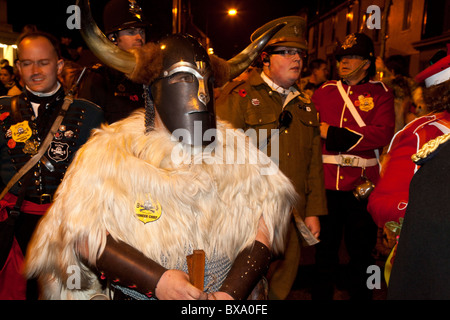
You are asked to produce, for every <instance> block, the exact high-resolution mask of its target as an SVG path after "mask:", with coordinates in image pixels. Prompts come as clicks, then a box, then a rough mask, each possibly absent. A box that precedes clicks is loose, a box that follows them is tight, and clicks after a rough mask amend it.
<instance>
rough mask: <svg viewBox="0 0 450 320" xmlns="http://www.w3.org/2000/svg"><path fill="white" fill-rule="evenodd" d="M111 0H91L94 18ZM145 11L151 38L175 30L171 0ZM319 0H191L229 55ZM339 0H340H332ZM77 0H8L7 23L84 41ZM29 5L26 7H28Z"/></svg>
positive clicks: (198, 18)
mask: <svg viewBox="0 0 450 320" xmlns="http://www.w3.org/2000/svg"><path fill="white" fill-rule="evenodd" d="M107 2H108V0H91V8H92V11H93V15H94V18H95V19H96V21H97V22H98V24H99V26H100V27H101V26H102V9H103V7H104V5H105V4H106V3H107ZM138 2H139V3H140V4H141V7H142V9H143V10H144V15H145V16H146V17H147V18H148V19H149V20H150V22H151V23H152V24H153V28H152V30H153V34H151V35H150V37H151V38H152V39H157V38H159V37H160V36H163V35H165V34H167V33H171V31H172V29H171V28H172V14H171V7H172V0H138ZM316 2H317V1H316V0H309V1H302V0H297V1H294V2H293V1H292V0H287V1H286V0H191V16H192V19H193V21H194V23H195V24H196V25H197V26H198V27H199V28H200V29H201V30H203V31H204V32H206V33H207V34H208V36H209V37H210V38H211V41H212V44H213V47H214V49H215V53H216V54H218V55H219V56H221V57H223V58H227V59H228V58H230V57H231V56H232V55H234V54H235V53H237V52H239V51H240V50H242V49H243V48H245V46H247V45H248V44H249V43H250V42H249V41H250V40H249V39H250V35H251V33H252V32H253V31H254V30H255V29H257V28H258V27H259V26H261V25H263V24H264V23H266V22H268V21H270V20H272V19H275V18H278V17H282V16H286V15H294V14H297V13H298V12H299V11H300V10H301V9H302V8H305V7H308V6H309V7H310V12H311V11H312V12H315V10H316V8H317V5H316V4H315V3H316ZM331 2H340V1H331ZM74 3H75V0H58V1H56V0H41V1H36V0H8V23H9V24H11V25H13V28H14V31H16V32H20V31H21V29H22V28H23V26H24V25H26V24H35V25H37V27H38V28H39V29H42V30H44V31H48V32H50V33H53V34H55V35H61V34H62V33H67V34H69V35H70V36H71V37H72V38H73V39H74V40H75V43H77V41H79V42H82V40H81V39H80V36H79V32H78V30H73V31H71V30H68V29H67V27H66V20H67V18H68V17H69V14H67V13H66V9H67V7H68V6H69V5H71V4H74ZM231 6H234V7H236V8H237V9H238V12H239V13H238V15H237V16H235V17H229V16H227V14H226V12H227V9H228V8H229V7H231ZM25 8H26V9H25Z"/></svg>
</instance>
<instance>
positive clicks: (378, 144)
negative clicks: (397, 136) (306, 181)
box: [312, 81, 395, 191]
mask: <svg viewBox="0 0 450 320" xmlns="http://www.w3.org/2000/svg"><path fill="white" fill-rule="evenodd" d="M343 88H344V90H345V92H347V94H348V96H349V98H350V100H351V101H352V102H353V104H354V106H355V108H356V110H357V112H358V113H359V115H360V116H361V118H362V120H363V121H364V123H365V126H363V127H360V126H359V125H358V123H357V121H356V120H355V118H354V117H353V116H352V114H351V112H350V110H349V109H348V107H347V106H346V104H345V102H344V99H343V98H342V96H341V94H340V93H339V90H338V87H337V81H328V82H326V83H325V84H324V85H323V86H322V87H320V88H319V89H318V90H316V91H315V93H314V95H313V97H312V100H313V102H314V104H315V105H316V108H317V110H318V112H319V116H320V122H326V123H328V124H329V125H330V128H329V129H328V137H327V139H326V142H325V140H322V141H323V144H322V155H323V157H324V158H323V159H324V165H323V166H324V177H325V188H326V189H329V190H341V191H350V190H353V189H355V187H356V186H357V185H358V184H360V183H361V174H362V166H364V164H363V163H364V162H367V165H366V169H365V175H366V176H367V178H368V179H369V180H371V181H372V182H373V183H374V184H375V185H376V184H377V182H378V179H379V165H378V161H377V153H376V152H375V150H378V153H379V154H381V151H382V149H383V147H384V146H386V145H388V144H389V142H390V140H391V138H392V136H393V135H394V125H395V114H394V96H393V94H392V92H391V90H390V89H389V88H387V87H386V86H385V85H384V84H383V83H382V82H377V81H368V82H365V83H362V84H358V85H354V86H349V85H347V84H345V83H343ZM327 156H329V157H328V158H334V159H335V160H336V162H340V163H339V165H338V164H335V163H326V162H327V161H325V157H327Z"/></svg>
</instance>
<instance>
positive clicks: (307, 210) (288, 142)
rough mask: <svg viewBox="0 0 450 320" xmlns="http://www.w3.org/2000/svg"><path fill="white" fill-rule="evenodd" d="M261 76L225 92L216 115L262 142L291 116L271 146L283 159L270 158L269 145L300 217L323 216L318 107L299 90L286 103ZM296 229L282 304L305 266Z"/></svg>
mask: <svg viewBox="0 0 450 320" xmlns="http://www.w3.org/2000/svg"><path fill="white" fill-rule="evenodd" d="M260 74H261V69H255V70H253V71H252V73H251V74H250V76H249V79H248V80H247V81H246V82H236V83H235V86H234V88H233V89H231V90H230V88H228V90H227V91H226V92H222V94H221V95H220V96H219V97H218V99H217V101H216V113H217V116H218V117H219V118H220V119H222V120H226V121H229V122H230V123H231V124H232V125H233V126H234V127H236V128H242V129H243V130H244V131H247V130H248V129H255V130H256V132H257V134H258V135H259V138H261V137H262V136H261V134H260V133H261V131H259V130H260V129H267V130H268V133H270V130H271V129H276V128H277V125H278V118H279V115H280V113H281V112H282V111H283V110H288V111H290V112H291V114H292V116H293V120H292V123H291V124H290V126H289V128H288V129H286V130H282V131H280V135H279V136H278V137H273V138H272V145H273V144H274V143H275V142H276V141H277V140H278V146H279V149H278V157H275V155H273V154H271V153H270V151H274V150H273V149H274V148H273V147H272V146H271V144H270V143H269V145H268V148H267V149H268V154H269V155H270V156H271V157H272V158H273V159H274V158H277V160H278V161H277V162H278V163H279V168H280V170H281V171H282V172H283V173H284V174H285V175H286V176H287V177H289V178H290V179H291V180H292V182H293V184H294V186H295V189H296V191H297V193H298V194H299V201H298V203H297V205H296V208H295V209H296V210H297V211H298V212H299V214H300V216H301V217H302V218H305V217H308V216H317V215H324V214H326V213H327V208H326V200H325V188H324V179H323V167H322V158H321V157H322V155H321V142H320V132H319V121H318V117H317V111H316V108H315V106H314V105H313V104H312V103H311V100H310V98H309V96H307V95H304V94H303V93H301V92H299V91H297V90H298V87H297V86H296V85H295V86H294V88H295V89H296V94H293V93H290V94H289V96H288V97H287V98H286V100H285V102H283V101H282V97H281V95H280V94H279V93H278V92H276V91H273V90H272V89H271V88H270V87H269V86H268V85H267V84H266V83H265V82H264V80H263V79H262V78H261V76H260ZM291 97H293V98H291ZM283 105H284V107H283ZM263 140H265V139H260V140H259V143H258V145H259V146H261V145H263V144H264V141H263ZM291 229H292V232H291V237H290V239H289V241H288V246H287V249H286V253H285V258H284V260H283V259H282V260H280V261H279V263H282V264H285V265H286V266H288V265H289V266H290V268H291V270H290V271H288V272H286V271H287V270H284V272H283V275H280V276H282V278H284V279H279V281H278V280H277V282H278V283H279V284H280V286H281V287H284V289H282V288H281V287H280V289H279V290H277V291H279V292H277V293H275V295H276V296H277V297H278V298H281V299H283V298H285V297H286V296H287V294H288V293H289V291H290V288H291V286H292V283H293V282H294V280H295V277H296V274H297V268H298V262H299V261H300V246H299V242H298V240H297V237H296V235H295V231H294V230H293V228H291ZM296 261H297V263H296ZM271 282H272V281H271ZM276 287H277V285H275V286H274V285H273V284H272V283H271V288H272V289H274V290H276ZM282 291H284V292H282Z"/></svg>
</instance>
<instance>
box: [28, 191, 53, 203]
mask: <svg viewBox="0 0 450 320" xmlns="http://www.w3.org/2000/svg"><path fill="white" fill-rule="evenodd" d="M25 200H27V201H31V202H34V203H37V204H47V203H51V202H52V200H53V197H52V195H51V194H47V193H45V194H42V195H40V196H26V197H25Z"/></svg>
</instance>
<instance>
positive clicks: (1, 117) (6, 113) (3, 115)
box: [0, 112, 9, 121]
mask: <svg viewBox="0 0 450 320" xmlns="http://www.w3.org/2000/svg"><path fill="white" fill-rule="evenodd" d="M8 116H9V112H3V113H2V114H0V120H1V121H3V120H5V119H6V118H8Z"/></svg>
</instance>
